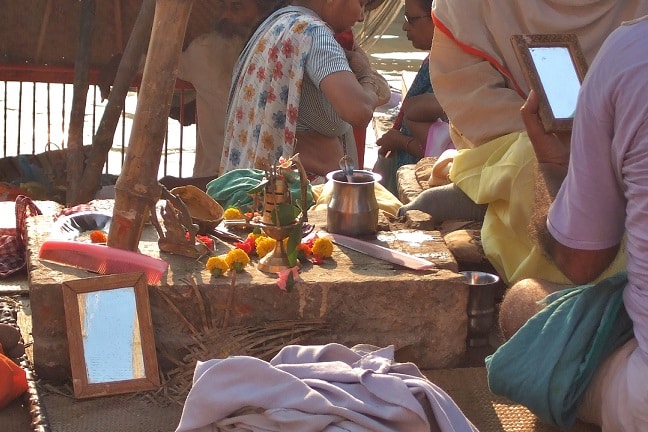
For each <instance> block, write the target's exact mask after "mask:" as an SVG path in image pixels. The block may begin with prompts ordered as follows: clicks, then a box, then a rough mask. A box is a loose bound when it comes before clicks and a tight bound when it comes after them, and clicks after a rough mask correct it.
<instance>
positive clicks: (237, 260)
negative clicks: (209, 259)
mask: <svg viewBox="0 0 648 432" xmlns="http://www.w3.org/2000/svg"><path fill="white" fill-rule="evenodd" d="M225 261H226V262H227V265H228V266H229V268H231V269H233V270H235V271H237V272H242V271H243V268H245V266H246V265H248V264H249V263H250V257H249V256H248V254H246V253H245V251H244V250H242V249H239V248H236V249H232V250H231V251H229V252H227V255H225Z"/></svg>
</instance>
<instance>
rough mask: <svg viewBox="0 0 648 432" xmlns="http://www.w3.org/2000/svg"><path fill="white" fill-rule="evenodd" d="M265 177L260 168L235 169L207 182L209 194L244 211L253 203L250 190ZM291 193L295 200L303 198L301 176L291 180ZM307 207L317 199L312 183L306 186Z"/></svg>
mask: <svg viewBox="0 0 648 432" xmlns="http://www.w3.org/2000/svg"><path fill="white" fill-rule="evenodd" d="M264 177H265V172H264V171H262V170H258V169H235V170H232V171H228V172H226V173H225V174H223V175H222V176H220V177H218V178H215V179H214V180H212V181H210V182H209V183H207V195H209V196H210V197H212V198H214V199H215V200H216V201H218V203H219V204H220V205H221V206H222V207H223V208H224V209H226V208H228V207H237V206H240V207H241V209H242V210H243V211H247V210H248V206H250V205H252V202H253V201H252V196H251V195H248V193H247V192H248V191H249V190H251V189H253V188H254V187H256V186H257V185H258V184H259V182H260V181H261V180H263V178H264ZM290 194H291V196H292V199H293V202H294V201H295V200H299V199H301V185H300V182H299V177H298V176H296V179H295V180H293V181H292V182H290ZM306 201H307V202H308V204H307V207H306V208H307V209H308V208H310V207H311V206H312V205H313V204H314V203H315V201H314V200H313V191H312V189H311V185H310V183H308V186H307V188H306Z"/></svg>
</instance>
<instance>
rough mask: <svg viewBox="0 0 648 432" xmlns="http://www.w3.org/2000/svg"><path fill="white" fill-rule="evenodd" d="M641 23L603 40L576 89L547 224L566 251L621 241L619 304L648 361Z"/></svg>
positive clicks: (647, 164)
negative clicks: (623, 276)
mask: <svg viewBox="0 0 648 432" xmlns="http://www.w3.org/2000/svg"><path fill="white" fill-rule="evenodd" d="M646 40H648V19H647V18H646V17H644V18H643V19H642V20H638V21H635V23H634V24H627V25H622V26H621V27H620V28H619V29H618V30H616V31H615V32H614V33H612V35H611V36H610V37H609V38H608V39H607V40H606V42H605V44H604V45H603V47H602V48H601V50H600V51H599V54H598V55H597V57H596V58H595V60H594V62H593V63H592V65H591V67H590V71H589V72H588V73H587V76H586V79H585V82H584V83H583V87H582V89H581V92H580V95H579V100H578V108H577V111H576V117H575V119H574V129H573V133H572V147H571V160H570V165H569V171H568V174H567V178H566V179H565V182H564V183H563V185H562V188H561V189H560V192H559V193H558V196H557V197H556V200H555V202H554V204H553V205H552V207H551V210H550V212H549V217H548V220H547V226H548V228H549V231H550V232H551V234H552V235H553V236H554V237H555V238H556V239H557V240H558V241H559V242H560V243H562V244H564V245H565V246H568V247H571V248H575V249H583V250H599V249H605V248H608V247H611V246H614V245H616V244H619V243H620V242H621V241H622V238H623V236H624V235H626V236H627V270H628V281H629V283H628V285H627V287H626V289H625V292H624V303H625V306H626V309H627V311H628V314H629V315H630V318H631V319H632V321H633V323H634V331H635V336H636V337H637V340H638V342H639V347H640V348H641V350H642V351H643V356H644V359H645V360H648V103H646V95H648V73H647V71H648V51H647V50H646V45H645V41H646Z"/></svg>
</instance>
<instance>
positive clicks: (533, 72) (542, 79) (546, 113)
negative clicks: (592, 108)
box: [511, 34, 587, 132]
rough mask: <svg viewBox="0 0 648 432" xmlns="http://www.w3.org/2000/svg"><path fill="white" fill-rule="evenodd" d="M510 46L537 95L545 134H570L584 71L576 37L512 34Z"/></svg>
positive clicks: (585, 69)
mask: <svg viewBox="0 0 648 432" xmlns="http://www.w3.org/2000/svg"><path fill="white" fill-rule="evenodd" d="M511 43H512V44H513V49H514V51H515V54H516V55H517V58H518V61H519V62H520V66H521V68H522V71H523V72H524V74H525V78H526V80H527V84H528V85H529V87H530V88H531V89H533V90H535V92H536V93H537V94H538V98H539V101H540V119H541V120H542V124H543V126H544V129H545V131H547V132H560V131H570V130H571V128H572V124H573V119H574V113H575V111H576V102H577V100H578V92H579V90H580V87H581V83H582V82H583V79H584V78H585V73H586V72H587V62H586V60H585V57H584V56H583V53H582V51H581V48H580V45H579V44H578V39H577V37H576V35H574V34H543V35H513V36H512V37H511Z"/></svg>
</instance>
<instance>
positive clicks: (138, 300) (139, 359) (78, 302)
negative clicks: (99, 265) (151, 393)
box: [63, 273, 160, 398]
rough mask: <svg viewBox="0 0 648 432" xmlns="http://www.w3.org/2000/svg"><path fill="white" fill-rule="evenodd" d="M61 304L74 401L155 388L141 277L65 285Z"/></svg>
mask: <svg viewBox="0 0 648 432" xmlns="http://www.w3.org/2000/svg"><path fill="white" fill-rule="evenodd" d="M63 304H64V307H65V320H66V325H67V336H68V344H69V346H70V366H71V370H72V383H73V387H74V394H75V396H76V397H79V398H84V397H94V396H105V395H111V394H119V393H129V392H136V391H141V390H151V389H154V388H156V387H157V386H159V385H160V380H159V375H158V365H157V356H156V352H155V341H154V334H153V325H152V322H151V314H150V309H149V298H148V286H147V283H146V277H145V276H144V273H125V274H116V275H110V276H100V277H91V278H86V279H76V280H70V281H67V282H64V283H63Z"/></svg>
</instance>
